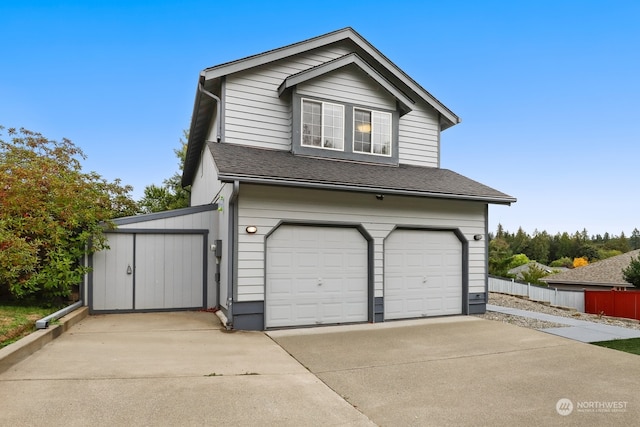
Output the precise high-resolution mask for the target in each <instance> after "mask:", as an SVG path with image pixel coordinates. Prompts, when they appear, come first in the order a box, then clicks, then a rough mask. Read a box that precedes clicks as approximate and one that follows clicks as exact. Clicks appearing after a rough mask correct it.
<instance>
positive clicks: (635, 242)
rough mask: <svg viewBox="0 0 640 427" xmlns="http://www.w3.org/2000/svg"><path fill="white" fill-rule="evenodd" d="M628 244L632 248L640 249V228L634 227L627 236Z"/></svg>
mask: <svg viewBox="0 0 640 427" xmlns="http://www.w3.org/2000/svg"><path fill="white" fill-rule="evenodd" d="M629 245H630V246H631V249H632V250H634V251H635V250H636V249H640V230H638V229H637V228H634V229H633V231H632V232H631V237H629Z"/></svg>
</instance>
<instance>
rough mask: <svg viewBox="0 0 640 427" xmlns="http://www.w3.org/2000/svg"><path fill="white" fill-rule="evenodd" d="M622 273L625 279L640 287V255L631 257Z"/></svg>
mask: <svg viewBox="0 0 640 427" xmlns="http://www.w3.org/2000/svg"><path fill="white" fill-rule="evenodd" d="M622 275H623V277H624V280H626V281H627V282H629V283H631V284H632V285H633V286H635V287H636V288H640V255H638V257H637V258H631V262H630V263H629V265H628V266H627V268H625V269H623V270H622Z"/></svg>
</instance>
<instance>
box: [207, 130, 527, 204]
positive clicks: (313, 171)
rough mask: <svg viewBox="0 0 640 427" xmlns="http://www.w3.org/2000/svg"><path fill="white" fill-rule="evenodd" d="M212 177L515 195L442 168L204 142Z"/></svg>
mask: <svg viewBox="0 0 640 427" xmlns="http://www.w3.org/2000/svg"><path fill="white" fill-rule="evenodd" d="M208 147H209V149H210V151H211V154H212V155H213V158H214V160H215V164H216V168H217V170H218V179H220V180H221V181H225V182H232V181H236V180H237V181H240V182H248V183H259V184H271V185H285V186H304V187H315V188H325V189H338V190H345V191H367V192H374V193H381V194H402V195H415V196H423V197H435V198H446V199H459V200H478V201H484V202H489V203H497V204H509V203H513V202H515V201H516V199H515V198H513V197H511V196H509V195H507V194H504V193H501V192H500V191H497V190H494V189H493V188H490V187H487V186H486V185H483V184H480V183H479V182H476V181H473V180H471V179H469V178H466V177H464V176H462V175H459V174H457V173H455V172H452V171H450V170H448V169H440V168H429V167H421V166H410V165H399V166H386V165H375V164H369V163H357V162H348V161H337V160H335V159H331V160H329V159H327V160H325V159H319V158H313V157H304V156H299V155H298V156H295V155H293V154H292V153H290V152H288V151H280V150H267V149H261V148H254V147H248V146H242V145H237V144H224V143H214V142H210V143H208Z"/></svg>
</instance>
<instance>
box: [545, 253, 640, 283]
mask: <svg viewBox="0 0 640 427" xmlns="http://www.w3.org/2000/svg"><path fill="white" fill-rule="evenodd" d="M638 255H640V249H638V250H635V251H631V252H627V253H624V254H622V255H618V256H614V257H611V258H607V259H603V260H602V261H597V262H594V263H593V264H589V265H585V266H584V267H578V268H574V269H571V270H567V271H565V272H563V273H558V274H553V275H551V276H547V277H543V278H542V279H540V280H542V281H543V282H546V283H548V284H555V283H557V284H567V285H602V286H631V284H630V283H628V282H626V281H625V280H624V277H623V274H622V270H623V269H625V268H627V267H628V266H629V263H630V262H631V259H632V258H636V257H637V256H638Z"/></svg>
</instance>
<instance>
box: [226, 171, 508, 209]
mask: <svg viewBox="0 0 640 427" xmlns="http://www.w3.org/2000/svg"><path fill="white" fill-rule="evenodd" d="M218 179H220V180H221V181H226V182H234V183H235V182H238V180H241V181H242V182H246V183H249V184H270V185H281V186H290V187H303V188H319V189H331V190H342V191H358V192H367V193H376V194H379V193H382V194H394V195H399V196H419V197H432V198H437V199H450V200H467V201H476V202H486V203H493V204H498V205H510V204H511V203H515V202H516V201H517V199H516V198H515V197H505V198H500V197H492V196H473V195H465V194H446V193H434V192H424V191H416V190H400V189H390V188H373V187H365V186H358V185H353V184H340V183H335V184H333V183H317V182H301V181H293V180H286V179H273V178H264V177H257V176H237V175H233V176H231V175H229V176H226V175H225V174H224V173H220V174H219V175H218Z"/></svg>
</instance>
